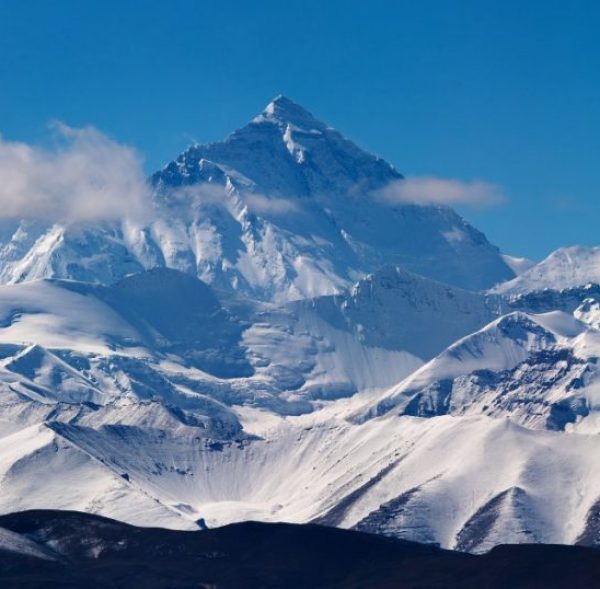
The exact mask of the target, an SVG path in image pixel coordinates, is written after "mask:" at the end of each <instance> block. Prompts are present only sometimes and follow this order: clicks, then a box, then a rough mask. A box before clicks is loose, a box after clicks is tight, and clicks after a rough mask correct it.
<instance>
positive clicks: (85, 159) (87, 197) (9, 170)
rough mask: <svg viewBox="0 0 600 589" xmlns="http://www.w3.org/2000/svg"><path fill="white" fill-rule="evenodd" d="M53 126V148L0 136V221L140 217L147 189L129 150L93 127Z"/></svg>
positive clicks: (92, 219)
mask: <svg viewBox="0 0 600 589" xmlns="http://www.w3.org/2000/svg"><path fill="white" fill-rule="evenodd" d="M53 128H54V130H55V131H56V139H57V141H56V142H55V143H54V145H53V147H52V148H48V147H40V146H33V145H28V144H26V143H18V142H11V141H6V140H4V139H2V138H1V137H0V217H2V218H27V219H43V220H48V221H53V222H54V221H58V222H73V221H98V220H111V219H119V218H122V217H136V216H140V215H143V214H144V212H145V209H146V207H147V206H148V204H149V202H150V201H149V196H150V190H149V187H148V185H147V182H146V178H145V174H144V170H143V167H142V164H141V159H140V157H139V156H138V154H137V152H136V151H135V150H134V149H132V148H131V147H127V146H125V145H121V144H119V143H116V142H115V141H113V140H111V139H109V138H108V137H107V136H106V135H103V134H102V133H101V132H100V131H98V130H97V129H94V128H93V127H86V128H83V129H73V128H71V127H68V126H66V125H64V124H62V123H56V124H55V125H53Z"/></svg>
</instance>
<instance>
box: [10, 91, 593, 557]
mask: <svg viewBox="0 0 600 589" xmlns="http://www.w3.org/2000/svg"><path fill="white" fill-rule="evenodd" d="M402 181H403V179H402V175H401V174H400V173H399V172H397V171H396V170H395V169H394V168H393V167H392V166H391V165H389V164H388V163H387V162H385V161H384V160H382V159H381V158H378V157H375V156H373V155H370V154H368V153H366V152H364V151H362V150H361V149H360V148H358V147H357V146H356V145H354V144H353V143H351V142H350V141H348V140H347V139H345V138H344V137H343V136H342V135H341V134H339V133H338V132H337V131H335V130H333V129H331V128H330V127H328V126H327V125H325V124H323V123H322V122H320V121H318V120H317V119H315V118H314V117H313V116H312V115H311V114H310V113H308V112H307V111H306V110H304V109H303V108H302V107H300V106H298V105H297V104H295V103H293V102H292V101H290V100H289V99H287V98H284V97H278V98H276V99H275V100H274V101H273V102H272V103H270V104H269V105H268V106H267V108H266V109H265V110H264V111H263V113H261V114H260V115H259V116H257V117H256V118H255V119H253V120H252V121H251V122H250V123H249V124H248V125H246V126H245V127H243V128H242V129H240V130H238V131H235V132H234V133H232V134H231V135H230V136H229V137H227V138H226V139H225V140H224V141H222V142H219V143H213V144H210V145H205V146H201V145H194V146H192V147H190V148H189V149H188V150H187V151H185V152H184V153H183V154H181V155H180V156H179V157H178V158H176V159H175V160H174V161H173V162H171V163H169V164H167V165H166V166H165V167H164V168H163V169H162V170H160V171H158V172H157V173H155V174H154V175H153V176H152V177H151V179H150V182H151V185H152V187H153V200H152V210H153V214H152V219H151V220H150V221H148V222H145V221H139V220H124V221H122V222H103V223H98V224H84V223H74V224H69V225H66V224H64V225H63V224H49V223H44V222H41V221H36V222H33V221H20V220H15V221H3V224H2V225H3V226H2V228H1V233H0V238H1V241H0V282H1V283H2V286H0V407H1V409H0V446H1V447H2V451H1V452H0V477H1V478H0V491H1V492H0V511H1V512H2V513H8V512H12V511H17V510H23V509H30V508H44V509H47V508H56V509H76V510H81V511H88V512H92V513H98V514H102V515H106V516H110V517H114V518H116V519H121V520H123V521H127V522H131V523H135V524H141V525H161V526H164V527H172V528H181V529H194V528H197V527H198V525H199V524H198V522H199V521H202V522H205V523H206V524H207V525H208V526H209V527H213V526H218V525H223V524H226V523H230V522H236V521H242V520H247V519H256V520H262V521H288V522H309V521H315V522H320V523H325V524H328V525H332V526H340V527H345V528H355V529H359V530H363V531H369V532H375V533H381V534H386V535H391V536H395V537H399V538H404V539H410V540H418V541H423V542H436V543H440V544H441V545H442V546H443V547H448V548H458V549H460V550H465V551H471V552H483V551H486V550H488V549H489V548H491V547H493V546H494V545H496V544H500V543H522V542H548V543H582V544H596V543H598V542H600V536H599V534H600V527H599V526H598V511H599V509H600V476H599V475H598V468H597V458H596V456H597V455H598V453H599V450H600V442H599V440H600V437H599V435H598V434H599V433H600V429H599V428H600V418H599V417H598V416H599V412H598V408H599V407H600V388H599V383H600V381H599V380H598V379H599V375H600V371H599V369H598V358H599V357H600V331H599V329H600V286H598V284H597V283H598V282H600V276H599V274H598V271H597V267H598V263H597V258H598V253H597V248H581V247H578V248H567V249H564V250H559V251H557V252H555V253H554V254H552V255H551V256H550V257H549V258H547V259H546V260H544V261H542V262H541V263H539V264H536V265H533V266H532V267H528V264H527V263H526V262H524V261H523V260H516V259H511V258H508V257H507V256H504V255H502V254H501V253H500V252H499V251H498V249H497V248H495V247H494V246H493V245H491V244H490V243H489V242H488V241H487V239H486V238H485V236H484V235H483V234H482V233H480V232H479V231H477V230H476V229H474V228H473V227H471V226H470V225H469V224H468V223H467V222H466V221H464V220H463V219H462V218H461V217H460V216H459V215H458V214H457V213H456V212H454V211H453V210H452V209H451V208H449V207H446V206H440V205H418V204H411V203H396V204H391V203H389V202H385V201H383V200H382V199H381V198H379V197H378V195H379V193H380V191H381V190H382V189H384V188H385V187H386V186H389V185H390V184H393V183H397V182H400V183H401V182H402ZM517 273H518V274H519V275H518V276H517Z"/></svg>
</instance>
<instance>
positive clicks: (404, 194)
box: [376, 176, 505, 206]
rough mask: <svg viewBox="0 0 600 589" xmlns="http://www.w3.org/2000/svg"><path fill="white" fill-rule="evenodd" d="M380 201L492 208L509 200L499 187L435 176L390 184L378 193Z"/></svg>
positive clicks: (413, 178) (407, 179)
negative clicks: (506, 199) (491, 206)
mask: <svg viewBox="0 0 600 589" xmlns="http://www.w3.org/2000/svg"><path fill="white" fill-rule="evenodd" d="M376 197H377V198H378V199H379V200H382V201H384V202H388V203H390V204H396V203H413V204H423V205H430V204H441V205H457V204H467V205H474V206H489V205H495V204H500V203H502V202H503V201H504V200H505V197H504V195H503V193H502V190H501V189H500V187H499V186H497V185H496V184H492V183H490V182H483V181H481V180H473V181H471V182H465V181H463V180H455V179H446V178H436V177H434V176H419V177H409V178H405V179H403V180H398V181H396V182H392V183H391V184H388V185H387V186H386V187H385V188H383V189H381V190H379V191H377V193H376Z"/></svg>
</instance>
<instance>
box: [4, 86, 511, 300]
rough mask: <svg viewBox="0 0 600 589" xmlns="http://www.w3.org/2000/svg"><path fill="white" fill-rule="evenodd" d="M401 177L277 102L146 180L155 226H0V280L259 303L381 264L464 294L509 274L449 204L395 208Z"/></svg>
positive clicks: (329, 287) (303, 293)
mask: <svg viewBox="0 0 600 589" xmlns="http://www.w3.org/2000/svg"><path fill="white" fill-rule="evenodd" d="M397 182H402V176H401V175H400V174H399V173H398V172H397V171H396V170H395V169H394V168H393V167H392V166H391V165H390V164H388V163H387V162H385V161H384V160H383V159H381V158H379V157H376V156H373V155H371V154H369V153H367V152H365V151H363V150H361V149H360V148H359V147H357V146H356V145H354V144H353V143H352V142H350V141H348V140H347V139H345V138H344V137H343V136H342V135H341V134H340V133H338V132H337V131H335V130H333V129H331V128H330V127H328V126H327V125H325V124H324V123H322V122H320V121H318V120H317V119H315V118H314V117H313V116H312V115H311V114H310V113H308V112H307V111H306V110H304V109H303V108H302V107H300V106H299V105H297V104H295V103H294V102H292V101H291V100H289V99H287V98H284V97H278V98H276V99H275V100H274V101H273V102H271V103H270V104H269V105H268V106H267V107H266V109H265V110H264V111H263V113H262V114H260V115H259V116H258V117H256V118H255V119H253V120H252V121H251V122H250V123H249V124H248V125H246V126H245V127H243V128H241V129H239V130H237V131H235V132H234V133H232V134H231V135H229V136H228V137H227V138H226V139H225V140H224V141H222V142H218V143H212V144H209V145H196V146H192V147H190V148H189V149H188V150H187V151H185V152H184V153H183V154H181V155H180V156H179V157H178V158H177V159H175V160H174V161H173V162H171V163H169V164H167V165H166V166H165V167H164V168H163V169H162V170H160V171H159V172H157V173H155V174H154V175H153V176H152V178H151V184H152V185H153V187H154V199H153V202H152V207H151V208H152V212H151V219H150V220H149V221H147V222H140V221H132V220H129V221H123V222H121V223H100V224H95V225H90V224H81V223H80V224H71V225H62V224H54V225H47V224H44V223H41V222H18V221H15V222H13V221H5V222H3V224H2V226H0V283H5V284H6V283H8V284H12V283H16V282H22V281H27V280H32V279H39V278H63V279H74V280H78V281H85V282H97V283H101V284H112V283H114V282H116V281H118V280H120V279H121V278H123V277H125V276H126V275H128V274H131V273H135V272H140V271H142V270H144V269H150V268H153V267H156V266H166V267H169V268H174V269H178V270H181V271H183V272H185V273H188V274H190V275H193V276H197V277H199V278H201V279H202V280H203V281H205V282H207V283H209V284H211V285H213V286H215V287H217V288H219V289H222V290H226V291H229V292H234V293H238V294H240V293H241V294H244V295H246V296H250V297H252V298H257V299H261V300H265V301H286V300H295V299H303V298H307V297H314V296H319V295H327V294H334V293H339V292H341V291H343V290H344V289H345V288H347V287H349V286H351V285H352V284H353V283H354V282H355V281H356V280H357V279H358V278H360V277H362V276H364V275H366V274H369V273H371V272H374V271H376V270H378V269H379V267H380V266H383V265H386V264H394V265H401V266H403V267H404V268H406V269H407V270H409V271H412V272H416V273H419V274H423V275H425V276H428V277H430V278H434V279H437V280H441V281H443V282H447V283H450V284H453V285H456V286H459V287H463V288H468V289H483V288H489V287H492V286H494V285H495V284H497V283H499V282H501V281H504V280H507V279H509V278H512V277H513V276H514V275H515V274H514V272H513V270H511V269H510V268H509V266H508V265H507V264H506V262H505V261H504V259H503V258H502V256H501V255H500V253H499V252H498V250H497V248H495V247H494V246H492V245H490V243H489V242H488V241H487V240H486V238H485V236H484V235H483V234H482V233H480V232H479V231H477V230H476V229H474V228H473V227H471V226H470V225H469V224H468V223H467V222H466V221H464V219H462V218H461V217H460V216H459V215H457V214H456V213H455V212H454V211H453V210H452V209H450V208H449V207H444V206H431V205H428V206H417V205H413V204H396V205H390V204H389V203H387V202H384V201H383V200H382V199H381V198H380V197H379V196H378V195H379V193H380V191H381V190H382V189H383V188H386V187H389V186H390V185H393V184H394V183H397Z"/></svg>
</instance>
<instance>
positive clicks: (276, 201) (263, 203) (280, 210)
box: [245, 194, 299, 215]
mask: <svg viewBox="0 0 600 589" xmlns="http://www.w3.org/2000/svg"><path fill="white" fill-rule="evenodd" d="M245 200H246V204H247V205H248V208H249V209H250V210H251V211H252V212H254V213H258V214H260V215H264V214H267V213H270V214H272V215H285V214H289V213H297V212H298V211H299V207H298V205H297V204H296V203H295V202H294V201H292V200H289V199H286V198H275V197H272V196H263V195H262V194H248V195H247V196H246V199H245Z"/></svg>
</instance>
